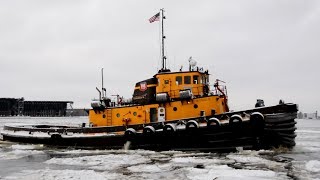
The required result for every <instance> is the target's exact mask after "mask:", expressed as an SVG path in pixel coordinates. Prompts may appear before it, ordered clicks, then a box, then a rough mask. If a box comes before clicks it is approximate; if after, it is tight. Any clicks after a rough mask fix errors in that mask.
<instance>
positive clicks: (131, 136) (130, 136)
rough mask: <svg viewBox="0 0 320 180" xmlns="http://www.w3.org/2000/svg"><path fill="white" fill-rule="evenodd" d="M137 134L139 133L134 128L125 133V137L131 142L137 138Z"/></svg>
mask: <svg viewBox="0 0 320 180" xmlns="http://www.w3.org/2000/svg"><path fill="white" fill-rule="evenodd" d="M136 134H137V131H136V130H135V129H133V128H128V129H127V130H126V131H125V133H124V136H125V137H126V139H127V140H129V141H131V140H133V139H134V138H135V136H136Z"/></svg>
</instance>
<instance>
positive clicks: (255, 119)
mask: <svg viewBox="0 0 320 180" xmlns="http://www.w3.org/2000/svg"><path fill="white" fill-rule="evenodd" d="M250 123H251V125H253V126H254V127H258V128H263V127H264V124H265V122H264V116H263V114H261V113H260V112H253V113H251V115H250Z"/></svg>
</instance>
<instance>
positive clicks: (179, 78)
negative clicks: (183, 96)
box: [176, 76, 182, 85]
mask: <svg viewBox="0 0 320 180" xmlns="http://www.w3.org/2000/svg"><path fill="white" fill-rule="evenodd" d="M176 84H177V85H180V84H182V77H181V76H177V77H176Z"/></svg>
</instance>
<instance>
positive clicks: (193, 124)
mask: <svg viewBox="0 0 320 180" xmlns="http://www.w3.org/2000/svg"><path fill="white" fill-rule="evenodd" d="M198 128H199V123H198V122H197V121H195V120H190V121H188V122H187V124H186V129H187V130H194V129H198Z"/></svg>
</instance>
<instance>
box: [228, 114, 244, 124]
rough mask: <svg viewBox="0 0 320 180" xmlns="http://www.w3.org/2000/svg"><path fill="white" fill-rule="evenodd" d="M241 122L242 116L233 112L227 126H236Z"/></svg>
mask: <svg viewBox="0 0 320 180" xmlns="http://www.w3.org/2000/svg"><path fill="white" fill-rule="evenodd" d="M241 124H242V117H241V116H240V115H238V114H234V115H232V116H231V118H230V119H229V126H231V127H238V126H240V125H241Z"/></svg>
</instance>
